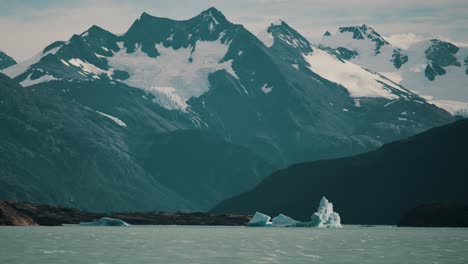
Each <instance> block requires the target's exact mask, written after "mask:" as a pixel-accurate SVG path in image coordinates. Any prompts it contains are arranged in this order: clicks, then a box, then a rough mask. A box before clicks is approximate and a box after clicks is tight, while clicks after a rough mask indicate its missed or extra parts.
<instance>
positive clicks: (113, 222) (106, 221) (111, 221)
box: [80, 217, 130, 226]
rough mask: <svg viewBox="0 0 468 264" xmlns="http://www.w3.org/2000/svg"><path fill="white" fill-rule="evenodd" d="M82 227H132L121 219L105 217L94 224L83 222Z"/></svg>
mask: <svg viewBox="0 0 468 264" xmlns="http://www.w3.org/2000/svg"><path fill="white" fill-rule="evenodd" d="M80 226H130V225H129V224H127V223H126V222H125V221H122V220H120V219H115V218H110V217H103V218H101V219H99V220H97V221H94V222H81V223H80Z"/></svg>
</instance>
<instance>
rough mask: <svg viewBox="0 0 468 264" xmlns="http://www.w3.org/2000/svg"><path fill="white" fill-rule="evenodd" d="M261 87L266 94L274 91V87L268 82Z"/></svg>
mask: <svg viewBox="0 0 468 264" xmlns="http://www.w3.org/2000/svg"><path fill="white" fill-rule="evenodd" d="M261 89H262V92H263V93H265V94H269V93H271V91H273V87H270V86H268V84H267V83H265V84H264V85H263V86H262V88H261Z"/></svg>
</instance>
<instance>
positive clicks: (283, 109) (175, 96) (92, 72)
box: [4, 8, 451, 165]
mask: <svg viewBox="0 0 468 264" xmlns="http://www.w3.org/2000/svg"><path fill="white" fill-rule="evenodd" d="M265 38H267V39H268V38H269V40H270V41H269V42H268V41H267V42H266V43H265V44H264V43H263V42H261V41H260V40H259V39H258V38H257V37H255V36H254V35H252V34H251V33H250V32H249V31H248V30H246V29H245V28H244V27H243V26H241V25H236V24H233V23H231V22H229V21H228V20H227V19H226V18H225V17H224V15H223V14H222V13H221V12H220V11H219V10H217V9H215V8H210V9H208V10H206V11H204V12H202V13H201V14H199V15H198V16H195V17H193V18H191V19H188V20H183V21H176V20H171V19H167V18H158V17H153V16H150V15H148V14H146V13H143V14H142V15H141V17H140V18H139V19H137V20H136V21H135V22H134V23H133V25H132V26H131V27H130V29H129V30H128V31H127V32H126V33H125V34H123V35H120V36H118V35H115V34H112V33H110V32H108V31H106V30H104V29H102V28H99V27H97V26H93V27H91V28H90V29H88V30H87V31H85V32H84V33H82V34H80V35H74V36H72V37H71V38H70V39H69V40H68V41H58V42H55V43H53V44H51V45H49V46H48V47H46V48H45V49H44V50H43V52H42V53H41V54H40V55H38V56H36V57H34V58H32V59H31V60H29V61H26V62H24V63H20V64H18V65H16V66H14V67H10V68H8V69H6V70H5V71H4V72H5V73H6V74H8V75H9V76H10V77H12V78H15V80H17V81H18V82H20V83H21V84H22V85H23V86H31V85H39V86H41V85H43V84H49V85H50V84H52V83H54V82H51V81H55V82H58V83H64V84H58V85H56V84H53V85H54V86H58V87H60V86H62V85H65V86H66V87H70V86H71V87H74V86H77V85H78V86H79V82H84V81H87V82H93V81H101V82H107V83H113V82H120V83H124V84H126V85H129V86H131V87H136V88H139V89H142V90H143V91H145V92H147V94H148V95H147V97H148V98H151V99H150V100H151V101H153V102H155V103H156V104H158V105H160V106H162V107H163V108H166V109H168V110H173V111H176V112H179V113H180V114H181V115H183V116H187V117H188V118H189V119H191V120H192V121H193V123H194V124H196V127H198V128H202V129H208V130H210V131H214V132H216V133H218V134H220V135H223V137H225V138H227V139H228V140H230V141H232V142H234V143H237V144H241V145H244V146H246V147H249V148H252V149H255V151H256V152H257V153H259V154H260V155H262V156H263V157H265V158H266V159H268V160H270V161H272V162H279V163H280V164H284V165H285V164H288V163H290V162H295V161H305V160H311V159H319V158H330V157H336V156H343V155H348V154H353V153H356V152H360V151H364V150H368V149H371V148H375V147H377V146H379V145H381V144H383V143H385V142H388V141H391V140H394V139H398V138H401V137H405V136H408V135H412V134H414V133H416V132H419V131H421V130H424V129H427V128H429V127H432V126H434V125H438V124H441V123H445V122H448V121H450V120H451V117H450V116H449V115H448V114H446V113H444V112H443V111H441V110H440V109H437V108H436V107H432V106H431V105H429V104H427V103H426V101H425V100H424V99H422V98H420V97H418V96H417V95H415V94H413V93H411V92H409V91H408V90H406V89H404V88H403V87H401V86H400V85H398V84H396V83H394V82H392V81H390V80H389V79H387V78H385V77H383V76H381V75H379V74H376V73H373V72H370V71H368V70H366V69H363V68H361V67H359V66H358V65H356V64H353V63H350V62H348V61H346V60H343V59H342V58H341V57H340V56H339V54H336V53H329V52H326V51H323V50H321V49H317V48H315V47H313V46H312V45H311V44H310V42H309V41H308V40H307V39H306V38H304V37H303V36H301V35H300V34H299V33H298V32H297V31H296V30H294V29H292V28H291V27H289V26H288V25H287V24H286V23H285V22H284V21H279V22H277V23H273V24H272V25H271V26H270V27H269V28H268V29H267V30H266V31H265V32H264V36H263V37H262V39H265ZM331 69H333V70H331ZM77 81H78V83H77ZM65 83H66V84H65ZM87 85H92V84H87ZM67 90H74V89H71V88H70V89H67ZM70 93H71V94H73V92H66V93H65V95H64V96H66V94H70ZM73 99H76V98H73ZM103 100H105V99H103ZM83 103H85V102H83ZM115 107H119V108H120V109H122V108H123V106H122V105H115ZM108 112H109V111H108ZM111 112H112V113H114V111H111ZM121 112H122V113H121V114H117V113H115V114H113V116H114V117H116V118H119V119H120V120H122V121H123V122H126V120H125V119H126V118H125V116H128V117H129V118H131V115H129V114H128V112H125V111H123V110H122V111H121ZM127 129H129V130H132V127H131V126H128V128H127ZM330 146H333V147H330Z"/></svg>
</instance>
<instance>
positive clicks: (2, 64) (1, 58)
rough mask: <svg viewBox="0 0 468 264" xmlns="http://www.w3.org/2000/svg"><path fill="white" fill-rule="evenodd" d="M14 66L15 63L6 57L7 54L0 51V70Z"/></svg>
mask: <svg viewBox="0 0 468 264" xmlns="http://www.w3.org/2000/svg"><path fill="white" fill-rule="evenodd" d="M15 64H16V61H15V60H14V59H13V58H12V57H10V56H8V55H7V54H5V53H4V52H3V51H1V50H0V70H3V69H5V68H8V67H10V66H13V65H15Z"/></svg>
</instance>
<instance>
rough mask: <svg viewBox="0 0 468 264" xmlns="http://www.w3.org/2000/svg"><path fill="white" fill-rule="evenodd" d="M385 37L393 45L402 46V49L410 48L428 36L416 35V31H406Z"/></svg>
mask: <svg viewBox="0 0 468 264" xmlns="http://www.w3.org/2000/svg"><path fill="white" fill-rule="evenodd" d="M385 39H386V40H387V41H388V42H390V43H391V44H393V46H395V47H398V48H402V49H408V48H409V47H410V46H411V45H413V44H415V43H418V42H421V41H424V40H426V39H427V38H426V37H424V36H421V35H416V34H414V33H406V34H393V35H390V36H388V37H385Z"/></svg>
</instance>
